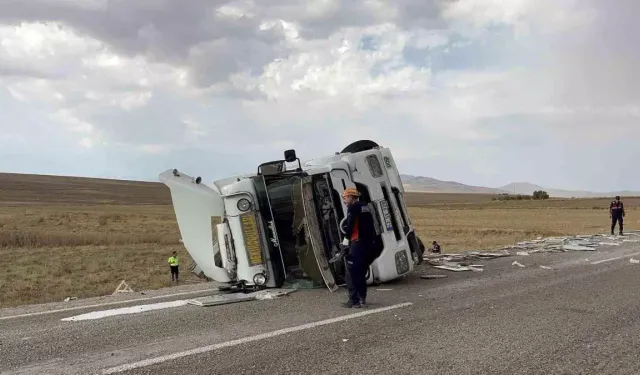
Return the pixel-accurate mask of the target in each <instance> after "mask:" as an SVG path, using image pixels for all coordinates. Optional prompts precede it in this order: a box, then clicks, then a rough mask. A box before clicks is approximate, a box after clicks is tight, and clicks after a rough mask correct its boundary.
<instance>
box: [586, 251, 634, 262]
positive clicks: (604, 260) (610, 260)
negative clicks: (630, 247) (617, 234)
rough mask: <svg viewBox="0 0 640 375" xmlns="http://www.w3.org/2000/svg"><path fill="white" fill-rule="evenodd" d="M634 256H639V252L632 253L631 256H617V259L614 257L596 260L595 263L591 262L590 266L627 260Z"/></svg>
mask: <svg viewBox="0 0 640 375" xmlns="http://www.w3.org/2000/svg"><path fill="white" fill-rule="evenodd" d="M636 255H640V252H638V253H633V254H627V255H622V256H619V257H615V258H609V259H602V260H598V261H595V262H591V264H592V265H596V264H601V263H606V262H612V261H614V260H619V259H624V258H629V257H632V256H636Z"/></svg>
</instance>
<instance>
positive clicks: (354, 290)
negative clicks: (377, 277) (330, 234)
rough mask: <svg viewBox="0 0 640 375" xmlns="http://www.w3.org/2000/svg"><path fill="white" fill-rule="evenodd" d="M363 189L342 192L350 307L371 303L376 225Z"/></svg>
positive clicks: (348, 304) (344, 304)
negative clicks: (370, 268)
mask: <svg viewBox="0 0 640 375" xmlns="http://www.w3.org/2000/svg"><path fill="white" fill-rule="evenodd" d="M359 197H360V192H358V190H356V189H355V188H347V189H345V191H344V193H343V194H342V198H343V199H344V202H345V204H346V205H347V207H348V209H347V220H346V225H345V239H344V241H343V242H342V244H343V245H345V246H346V245H348V246H349V254H348V255H347V256H346V261H347V289H348V291H349V300H348V301H347V302H345V303H343V304H342V305H343V306H344V307H347V308H361V307H365V306H366V303H367V268H368V267H367V266H368V258H369V255H370V254H368V253H370V252H372V251H374V250H375V236H376V232H375V226H374V221H373V216H372V215H371V211H370V210H369V206H368V205H366V204H365V203H363V202H361V201H360V200H359Z"/></svg>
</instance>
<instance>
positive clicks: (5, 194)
mask: <svg viewBox="0 0 640 375" xmlns="http://www.w3.org/2000/svg"><path fill="white" fill-rule="evenodd" d="M400 178H401V179H402V182H403V184H404V187H405V190H406V191H407V192H416V193H449V194H456V193H458V194H527V195H530V194H532V193H533V192H534V191H535V190H544V191H546V192H547V193H549V195H550V196H551V197H553V198H600V197H607V198H608V197H613V196H615V195H620V196H625V197H631V196H634V197H637V196H640V192H638V191H629V190H624V191H617V192H616V191H614V192H591V191H571V190H562V189H548V188H545V187H542V186H539V185H536V184H532V183H529V182H513V183H510V184H508V185H505V186H501V187H498V188H492V187H486V186H474V185H466V184H463V183H460V182H456V181H443V180H438V179H435V178H432V177H423V176H412V175H400ZM132 195H135V196H136V197H135V199H134V198H132V197H131V196H132ZM44 196H47V198H44ZM0 201H1V202H5V204H6V203H8V202H12V204H20V203H36V202H43V201H46V202H48V203H54V202H56V203H71V202H74V203H77V204H83V203H90V202H91V203H95V202H101V203H104V204H109V203H115V202H120V203H123V202H127V203H131V204H170V203H171V196H170V194H169V191H168V190H167V189H166V187H165V186H164V185H163V184H162V183H160V182H159V181H135V180H124V179H122V180H120V179H110V178H94V177H78V176H56V175H41V174H26V173H3V172H0Z"/></svg>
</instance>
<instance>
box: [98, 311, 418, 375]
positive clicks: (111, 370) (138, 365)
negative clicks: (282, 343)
mask: <svg viewBox="0 0 640 375" xmlns="http://www.w3.org/2000/svg"><path fill="white" fill-rule="evenodd" d="M411 305H413V303H412V302H405V303H399V304H397V305H392V306H387V307H380V308H377V309H371V310H364V311H361V312H358V313H355V314H349V315H343V316H339V317H337V318H332V319H326V320H321V321H318V322H313V323H307V324H303V325H299V326H296V327H289V328H284V329H279V330H277V331H271V332H267V333H263V334H260V335H255V336H249V337H243V338H241V339H237V340H232V341H227V342H223V343H219V344H213V345H207V346H203V347H200V348H195V349H191V350H185V351H183V352H178V353H173V354H168V355H163V356H160V357H155V358H149V359H145V360H142V361H139V362H134V363H129V364H125V365H121V366H117V367H111V368H108V369H105V370H103V372H102V373H103V374H116V373H119V372H124V371H130V370H134V369H137V368H141V367H147V366H151V365H155V364H158V363H162V362H167V361H172V360H176V359H179V358H182V357H187V356H190V355H194V354H203V353H207V352H211V351H214V350H218V349H223V348H228V347H232V346H236V345H242V344H246V343H249V342H254V341H260V340H265V339H269V338H272V337H276V336H281V335H285V334H287V333H292V332H298V331H302V330H306V329H310V328H315V327H320V326H325V325H328V324H332V323H338V322H343V321H345V320H350V319H355V318H360V317H363V316H366V315H371V314H377V313H381V312H384V311H388V310H393V309H399V308H401V307H407V306H411Z"/></svg>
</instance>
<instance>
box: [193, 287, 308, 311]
mask: <svg viewBox="0 0 640 375" xmlns="http://www.w3.org/2000/svg"><path fill="white" fill-rule="evenodd" d="M295 291H296V289H270V290H261V291H259V292H253V293H246V294H244V293H234V294H216V295H213V296H207V297H200V298H194V299H191V300H189V301H187V303H188V304H190V305H196V306H203V307H206V306H217V305H226V304H229V303H236V302H244V301H253V300H265V299H276V298H278V297H281V296H284V295H287V294H289V293H293V292H295Z"/></svg>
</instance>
